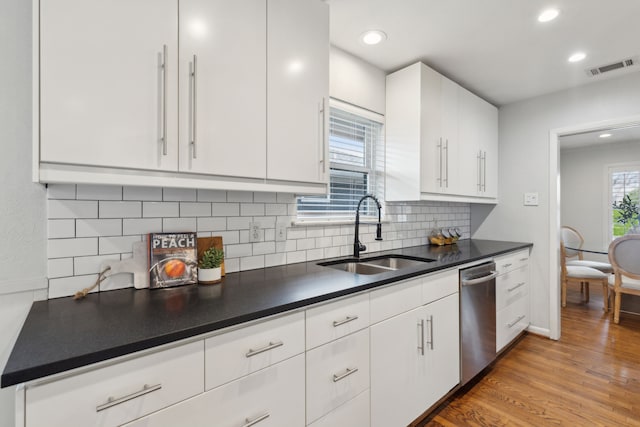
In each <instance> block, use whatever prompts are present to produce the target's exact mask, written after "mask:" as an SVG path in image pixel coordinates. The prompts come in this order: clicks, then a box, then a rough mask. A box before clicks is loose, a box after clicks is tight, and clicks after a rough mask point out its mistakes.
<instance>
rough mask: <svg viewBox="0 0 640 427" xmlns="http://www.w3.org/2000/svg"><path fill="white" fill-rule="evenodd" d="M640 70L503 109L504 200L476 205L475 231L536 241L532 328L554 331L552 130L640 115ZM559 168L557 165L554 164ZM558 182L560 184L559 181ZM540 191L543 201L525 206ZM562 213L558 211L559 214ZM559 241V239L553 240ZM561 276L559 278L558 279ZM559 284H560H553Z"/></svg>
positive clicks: (501, 179)
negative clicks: (527, 198) (526, 199)
mask: <svg viewBox="0 0 640 427" xmlns="http://www.w3.org/2000/svg"><path fill="white" fill-rule="evenodd" d="M639 100H640V73H633V74H628V75H626V76H623V77H620V78H618V79H612V80H606V81H602V82H597V83H593V84H590V85H587V86H581V87H577V88H573V89H570V90H567V91H562V92H557V93H553V94H549V95H544V96H540V97H537V98H533V99H530V100H525V101H522V102H517V103H513V104H510V105H507V106H503V107H502V108H500V116H499V119H500V152H499V153H500V171H499V185H500V188H499V200H500V203H499V204H498V205H497V206H496V207H495V208H492V207H487V206H483V205H473V206H472V207H471V223H472V224H471V227H472V236H473V237H476V238H493V239H501V240H516V241H524V242H532V243H533V244H534V247H533V251H532V258H531V280H532V287H531V301H532V302H531V304H532V305H531V323H532V329H533V330H535V331H537V332H540V333H547V334H548V333H549V328H550V326H551V322H550V319H551V317H550V316H552V315H553V316H555V315H556V314H554V313H550V299H549V289H550V286H553V284H551V283H550V271H553V269H552V268H551V266H550V261H549V260H550V258H551V255H552V254H551V253H550V246H551V243H552V242H551V241H550V233H551V230H550V222H551V221H550V212H549V210H550V204H552V203H551V202H552V201H551V200H550V191H549V189H550V174H551V173H552V172H554V171H551V170H550V165H549V162H550V158H552V156H551V154H552V153H550V151H549V146H550V143H549V140H550V131H551V130H553V129H558V128H564V127H571V126H576V125H580V124H585V123H592V122H597V121H603V120H610V119H615V118H619V117H627V116H632V115H638V114H640V101H639ZM553 168H556V169H557V164H556V165H553ZM554 185H555V184H554ZM525 192H538V193H539V198H540V204H539V206H536V207H532V206H523V193H525ZM554 214H555V215H557V216H558V217H559V213H558V212H556V213H554ZM554 244H555V243H554ZM555 280H556V281H557V278H555ZM554 289H555V286H554Z"/></svg>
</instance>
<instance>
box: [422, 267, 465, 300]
mask: <svg viewBox="0 0 640 427" xmlns="http://www.w3.org/2000/svg"><path fill="white" fill-rule="evenodd" d="M459 287H460V286H459V276H458V270H457V269H456V270H452V271H446V272H444V273H438V274H433V275H429V276H427V277H425V278H423V279H422V303H423V304H429V303H431V302H433V301H435V300H439V299H440V298H444V297H446V296H447V295H451V294H454V293H456V292H458V290H459Z"/></svg>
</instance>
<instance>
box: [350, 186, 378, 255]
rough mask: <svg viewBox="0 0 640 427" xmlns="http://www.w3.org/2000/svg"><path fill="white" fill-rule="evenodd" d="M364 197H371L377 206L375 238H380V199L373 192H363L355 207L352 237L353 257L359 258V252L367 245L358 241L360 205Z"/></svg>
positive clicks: (365, 248)
mask: <svg viewBox="0 0 640 427" xmlns="http://www.w3.org/2000/svg"><path fill="white" fill-rule="evenodd" d="M365 199H372V200H373V201H374V202H376V206H377V207H378V224H377V225H376V240H382V222H381V210H382V205H380V201H379V200H378V199H377V198H376V196H374V195H373V194H365V195H364V196H362V198H360V201H359V202H358V207H357V208H356V226H355V233H354V237H353V257H354V258H360V252H364V251H366V250H367V247H366V246H365V245H363V244H362V243H361V242H360V236H359V233H360V231H359V230H360V205H361V204H362V202H363V201H364V200H365Z"/></svg>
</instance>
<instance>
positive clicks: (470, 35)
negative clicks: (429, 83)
mask: <svg viewBox="0 0 640 427" xmlns="http://www.w3.org/2000/svg"><path fill="white" fill-rule="evenodd" d="M326 1H327V2H328V3H329V4H330V10H331V12H330V13H331V43H332V44H333V45H334V46H337V47H339V48H341V49H343V50H345V51H347V52H349V53H351V54H353V55H355V56H357V57H359V58H362V59H363V60H365V61H367V62H369V63H371V64H373V65H375V66H376V67H378V68H380V69H382V70H384V71H387V72H392V71H395V70H398V69H400V68H402V67H404V66H406V65H409V64H412V63H414V62H416V61H423V62H424V63H426V64H427V65H429V66H431V67H432V68H434V69H436V70H437V71H439V72H441V73H442V74H444V75H446V76H448V77H449V78H451V79H452V80H454V81H456V82H458V83H459V84H461V85H462V86H464V87H466V88H467V89H469V90H471V91H472V92H475V93H476V94H478V95H479V96H481V97H483V98H485V99H486V100H488V101H490V102H492V103H494V104H496V105H498V106H500V105H505V104H508V103H511V102H514V101H518V100H522V99H526V98H531V97H534V96H538V95H542V94H545V93H550V92H555V91H558V90H563V89H566V88H569V87H573V86H579V85H583V84H588V83H591V82H595V81H598V80H602V79H608V78H615V77H617V76H620V75H622V74H625V73H629V72H638V71H640V66H636V67H630V68H628V69H623V70H616V71H612V72H609V73H606V74H604V75H600V76H598V77H588V76H587V75H586V73H585V69H587V68H591V67H596V66H601V65H606V64H609V63H612V62H615V61H618V60H621V59H623V58H627V57H634V56H638V55H640V25H639V24H638V18H640V0H326ZM551 6H553V7H556V8H558V9H559V10H560V16H559V17H558V18H556V19H555V20H554V21H551V22H548V23H546V24H543V23H540V22H538V21H537V16H538V15H539V13H540V12H541V11H542V10H544V9H545V8H547V7H551ZM370 29H379V30H383V31H384V32H385V33H386V34H387V35H388V39H387V40H386V41H385V42H384V43H382V44H380V45H377V46H367V45H365V44H364V43H362V42H360V40H359V36H360V34H362V33H363V32H365V31H366V30H370ZM578 50H581V51H584V52H585V53H586V54H587V58H586V59H585V60H584V61H582V62H579V63H569V62H568V61H567V58H568V57H569V56H570V55H571V54H572V53H574V52H575V51H578Z"/></svg>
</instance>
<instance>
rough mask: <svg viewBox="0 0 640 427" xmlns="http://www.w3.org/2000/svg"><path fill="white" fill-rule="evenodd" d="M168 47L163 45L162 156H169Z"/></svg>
mask: <svg viewBox="0 0 640 427" xmlns="http://www.w3.org/2000/svg"><path fill="white" fill-rule="evenodd" d="M168 55H169V53H168V48H167V45H166V44H165V45H162V155H164V156H166V155H167V68H168V64H167V59H168Z"/></svg>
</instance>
